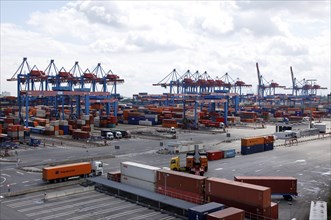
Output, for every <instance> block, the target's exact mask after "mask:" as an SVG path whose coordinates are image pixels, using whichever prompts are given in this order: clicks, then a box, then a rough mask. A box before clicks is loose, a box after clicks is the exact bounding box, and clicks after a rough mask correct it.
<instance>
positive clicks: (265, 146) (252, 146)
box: [241, 135, 275, 155]
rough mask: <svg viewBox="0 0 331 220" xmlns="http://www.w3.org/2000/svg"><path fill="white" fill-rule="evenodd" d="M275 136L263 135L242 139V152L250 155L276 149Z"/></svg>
mask: <svg viewBox="0 0 331 220" xmlns="http://www.w3.org/2000/svg"><path fill="white" fill-rule="evenodd" d="M274 141H275V140H274V136H273V135H269V136H261V137H251V138H242V139H241V154H242V155H248V154H254V153H259V152H264V151H269V150H273V149H274Z"/></svg>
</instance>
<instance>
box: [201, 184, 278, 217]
mask: <svg viewBox="0 0 331 220" xmlns="http://www.w3.org/2000/svg"><path fill="white" fill-rule="evenodd" d="M243 195H245V196H243ZM206 200H207V201H208V202H220V203H223V204H225V205H226V206H229V207H235V208H239V209H243V210H245V211H246V212H249V213H253V214H256V215H260V216H264V217H271V215H272V211H274V212H276V211H275V209H276V208H277V211H278V207H275V205H273V204H272V203H271V189H270V188H268V187H264V186H257V185H253V184H248V183H241V182H236V181H231V180H226V179H220V178H208V179H207V180H206Z"/></svg>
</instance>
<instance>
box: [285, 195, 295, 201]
mask: <svg viewBox="0 0 331 220" xmlns="http://www.w3.org/2000/svg"><path fill="white" fill-rule="evenodd" d="M283 197H284V199H285V200H286V201H292V200H293V197H292V196H291V195H283Z"/></svg>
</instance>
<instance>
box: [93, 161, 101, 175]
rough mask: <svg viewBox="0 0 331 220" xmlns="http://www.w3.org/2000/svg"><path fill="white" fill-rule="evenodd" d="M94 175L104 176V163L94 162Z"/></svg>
mask: <svg viewBox="0 0 331 220" xmlns="http://www.w3.org/2000/svg"><path fill="white" fill-rule="evenodd" d="M91 164H92V174H93V176H102V175H103V163H102V161H92V162H91Z"/></svg>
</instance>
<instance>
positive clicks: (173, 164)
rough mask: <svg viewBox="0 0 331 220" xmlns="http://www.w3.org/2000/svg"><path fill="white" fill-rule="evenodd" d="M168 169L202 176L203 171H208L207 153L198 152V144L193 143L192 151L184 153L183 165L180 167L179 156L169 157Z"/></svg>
mask: <svg viewBox="0 0 331 220" xmlns="http://www.w3.org/2000/svg"><path fill="white" fill-rule="evenodd" d="M170 170H175V171H184V172H189V173H192V174H196V175H201V176H203V175H204V173H205V172H207V171H208V158H207V153H203V152H200V151H199V146H198V145H195V146H194V152H189V153H187V154H186V165H185V167H181V165H180V158H179V157H178V156H177V157H173V158H171V161H170Z"/></svg>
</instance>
